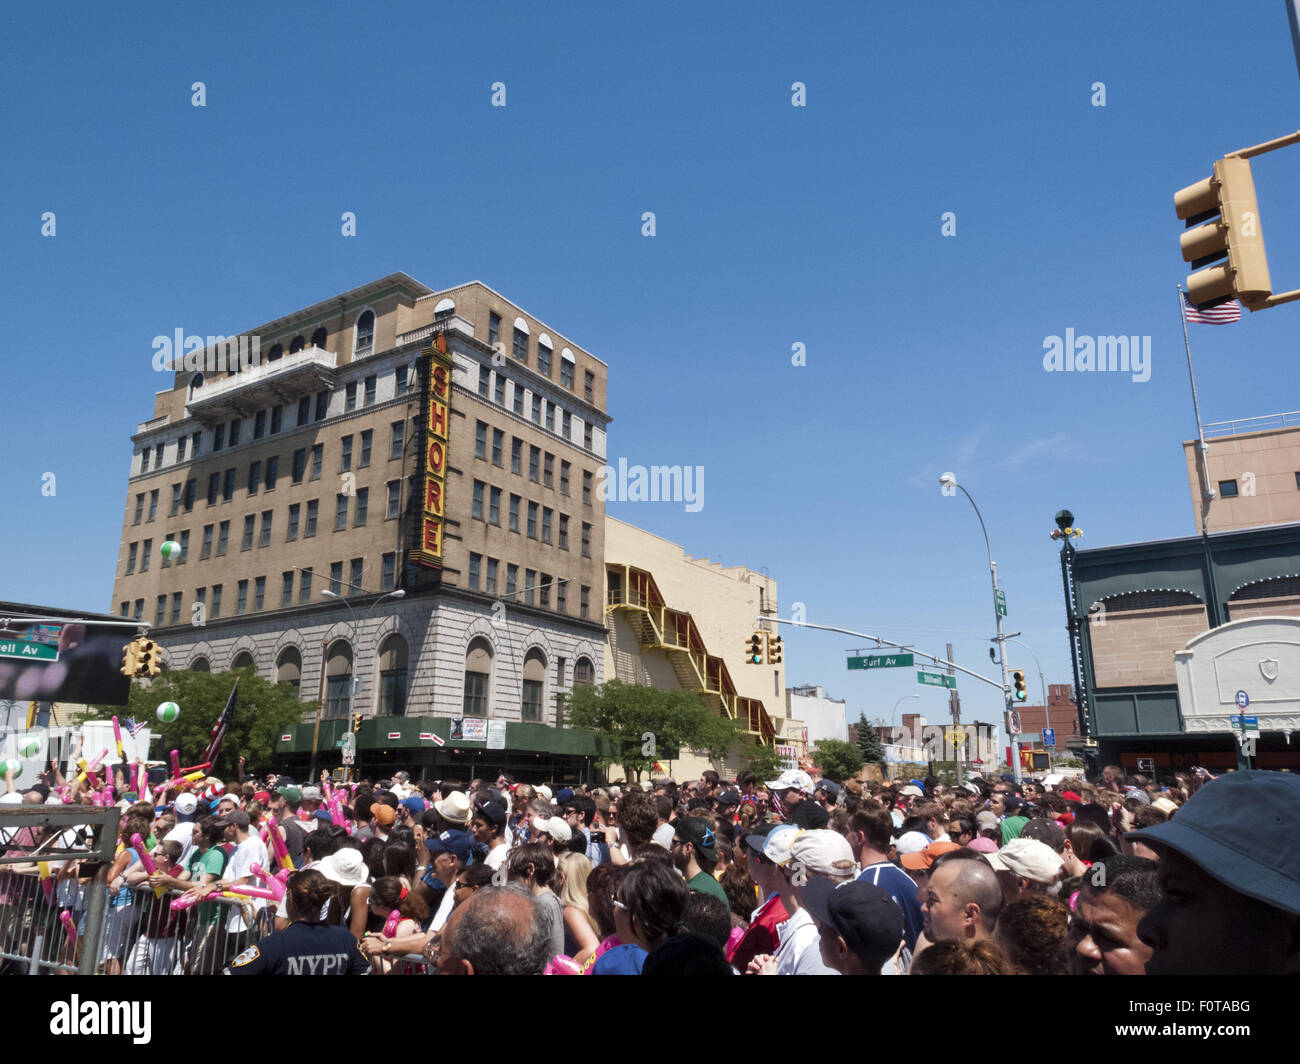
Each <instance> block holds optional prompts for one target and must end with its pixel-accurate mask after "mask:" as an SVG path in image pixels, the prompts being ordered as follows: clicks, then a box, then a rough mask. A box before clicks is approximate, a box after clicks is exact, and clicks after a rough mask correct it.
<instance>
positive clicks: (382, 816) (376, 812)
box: [370, 804, 397, 828]
mask: <svg viewBox="0 0 1300 1064" xmlns="http://www.w3.org/2000/svg"><path fill="white" fill-rule="evenodd" d="M370 815H371V816H372V817H374V818H375V823H376V824H378V825H379V826H380V827H381V828H388V827H392V826H393V822H394V821H395V820H396V819H397V813H396V812H394V811H393V807H392V806H391V805H382V804H376V805H373V806H371V807H370Z"/></svg>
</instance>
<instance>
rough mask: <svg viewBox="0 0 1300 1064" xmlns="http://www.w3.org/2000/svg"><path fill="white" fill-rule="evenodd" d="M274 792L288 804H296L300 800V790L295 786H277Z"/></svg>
mask: <svg viewBox="0 0 1300 1064" xmlns="http://www.w3.org/2000/svg"><path fill="white" fill-rule="evenodd" d="M275 793H276V794H278V795H280V796H281V797H282V798H283V799H284V800H285V801H286V802H288V803H289V804H290V805H297V804H298V803H299V802H301V801H302V791H301V790H300V789H299V788H297V787H278V788H276V792H275Z"/></svg>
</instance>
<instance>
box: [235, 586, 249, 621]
mask: <svg viewBox="0 0 1300 1064" xmlns="http://www.w3.org/2000/svg"><path fill="white" fill-rule="evenodd" d="M247 612H248V581H247V580H240V581H239V583H237V584H236V585H235V616H236V617H238V616H239V615H240V614H243V613H247Z"/></svg>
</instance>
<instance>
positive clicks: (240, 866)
mask: <svg viewBox="0 0 1300 1064" xmlns="http://www.w3.org/2000/svg"><path fill="white" fill-rule="evenodd" d="M266 864H267V861H266V843H264V842H263V841H262V840H261V839H259V838H258V837H257V835H256V834H254V833H250V834H249V836H248V838H246V839H245V840H244V841H243V842H241V843H240V844H239V845H238V846H236V847H235V852H234V853H232V854H231V855H230V860H229V862H227V864H226V871H225V873H224V874H223V875H222V877H221V878H222V879H224V880H225V881H226V882H227V883H233V882H235V881H236V880H240V879H244V878H245V877H247V878H249V879H251V880H253V882H254V884H256V883H257V877H256V876H254V875H253V865H261V867H262V868H263V869H265V868H266ZM247 900H248V901H249V902H251V903H252V906H253V909H254V911H259V910H261V909H263V908H264V907H265V906H266V900H265V899H264V898H248V899H247ZM246 926H247V924H246V923H245V922H244V914H243V912H242V911H241V910H240V909H239V908H238V907H237V906H235V905H232V906H231V909H230V918H229V919H228V920H227V921H226V930H227V931H243V930H244V928H245V927H246Z"/></svg>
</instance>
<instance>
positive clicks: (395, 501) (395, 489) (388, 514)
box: [384, 480, 402, 521]
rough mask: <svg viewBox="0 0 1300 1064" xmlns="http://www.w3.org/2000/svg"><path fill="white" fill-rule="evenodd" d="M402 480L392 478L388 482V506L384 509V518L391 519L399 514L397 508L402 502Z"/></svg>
mask: <svg viewBox="0 0 1300 1064" xmlns="http://www.w3.org/2000/svg"><path fill="white" fill-rule="evenodd" d="M401 495H402V482H401V481H400V480H390V481H389V482H388V506H387V508H386V509H385V510H384V519H385V520H386V521H391V520H392V519H393V518H394V517H397V516H398V513H397V509H398V506H399V505H400V503H401Z"/></svg>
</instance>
